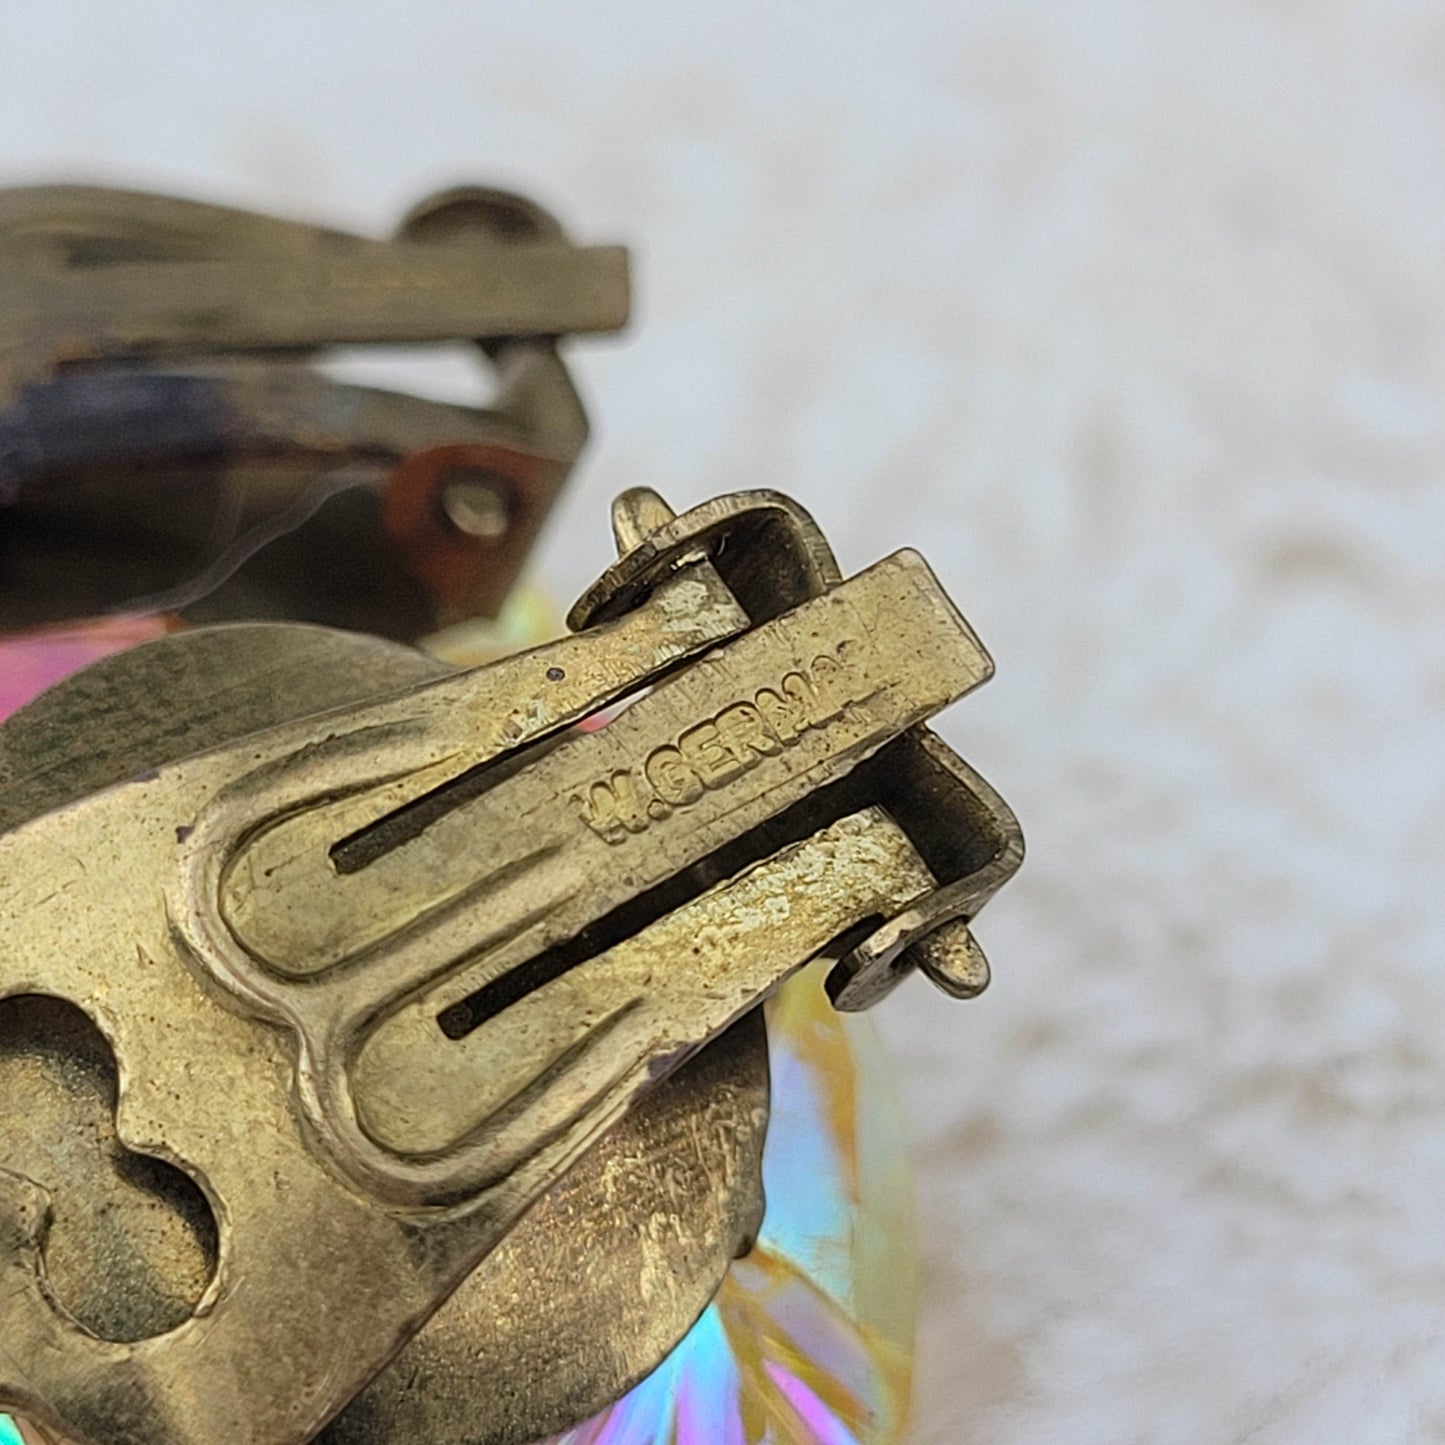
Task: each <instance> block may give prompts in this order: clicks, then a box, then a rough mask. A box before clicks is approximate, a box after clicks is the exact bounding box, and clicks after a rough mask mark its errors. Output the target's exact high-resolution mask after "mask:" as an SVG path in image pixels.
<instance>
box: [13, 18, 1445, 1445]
mask: <svg viewBox="0 0 1445 1445" xmlns="http://www.w3.org/2000/svg"><path fill="white" fill-rule="evenodd" d="M780 11H781V12H782V14H781V16H780V15H779V13H778V12H780ZM0 25H3V28H4V30H5V32H6V33H5V36H4V44H3V45H0V97H3V99H0V120H3V122H4V123H3V125H0V174H3V178H4V179H5V180H7V181H14V180H21V179H42V178H50V177H53V176H55V175H57V174H60V175H68V176H74V177H79V178H89V177H98V178H101V179H107V180H115V179H120V180H130V181H137V182H141V183H148V184H155V185H159V186H163V187H175V188H180V189H190V190H192V191H194V192H196V193H198V194H203V195H207V196H214V197H217V198H221V199H230V200H235V201H239V202H241V203H246V204H258V205H267V206H274V207H280V208H283V209H291V210H293V211H295V212H297V213H300V214H315V213H317V212H320V213H321V214H323V215H324V216H327V217H330V218H333V219H335V220H337V221H338V222H341V223H345V224H354V225H357V226H361V227H372V228H375V229H376V230H377V231H381V230H384V229H385V228H386V227H387V226H388V225H389V224H390V222H391V220H392V218H393V217H394V216H395V215H396V214H397V213H398V212H399V211H400V210H401V209H402V208H403V207H404V205H405V204H406V203H407V202H408V201H410V200H411V199H412V198H414V197H415V196H417V195H419V194H421V193H423V192H424V191H425V190H427V189H428V188H429V187H431V186H433V185H436V184H443V183H448V182H451V181H453V180H456V179H470V178H473V177H481V178H484V179H500V180H502V181H506V182H511V183H514V184H516V185H518V186H519V187H521V188H523V189H527V190H530V191H533V192H535V193H536V194H538V195H540V196H541V197H542V198H543V199H545V200H547V201H548V202H550V203H552V204H553V205H555V206H556V207H557V208H558V209H559V211H561V212H562V214H563V215H564V217H566V218H567V219H569V220H573V221H575V222H576V223H577V224H579V225H580V226H581V227H582V229H584V230H585V231H586V232H587V233H588V234H597V235H608V236H612V235H615V236H619V237H624V238H628V239H633V240H635V241H636V242H637V243H638V265H639V283H640V284H639V292H640V304H639V307H638V311H637V323H636V326H635V328H634V331H633V334H632V336H631V338H630V339H629V340H628V341H627V342H626V343H625V344H620V345H611V346H608V347H605V348H593V349H589V351H588V353H587V355H586V356H585V357H579V358H578V360H579V363H580V366H581V372H582V381H583V384H584V386H585V388H586V391H587V394H588V396H589V398H590V400H591V402H592V405H593V409H594V412H595V413H596V415H597V417H598V420H599V427H598V435H597V439H596V441H595V443H594V445H593V447H592V449H591V451H590V453H589V456H588V459H587V461H586V462H585V463H584V466H583V468H582V470H581V472H580V474H579V476H578V478H577V480H576V481H575V483H574V485H573V488H572V490H571V492H570V494H569V495H568V497H567V499H566V500H565V502H564V504H563V505H562V507H561V509H560V511H559V514H558V515H557V517H556V518H555V519H554V522H553V524H552V526H551V528H550V530H549V533H548V535H547V539H546V542H545V545H544V549H543V554H542V558H541V567H542V569H543V570H544V572H545V573H546V574H547V575H548V576H549V577H550V578H551V579H553V580H554V583H555V586H556V588H557V590H558V592H559V593H570V592H572V591H575V590H576V589H578V588H580V587H581V586H582V585H584V584H585V582H586V581H587V580H589V575H590V573H591V572H592V571H593V570H595V564H596V559H597V551H596V543H597V538H598V535H599V529H600V524H601V522H602V519H603V517H604V516H605V505H606V500H607V499H608V498H609V497H610V496H611V495H612V494H613V493H614V492H616V491H618V490H620V489H621V488H622V487H623V486H627V485H631V484H634V483H638V482H647V483H650V484H653V485H656V486H658V487H660V488H661V489H663V490H664V491H666V492H667V493H668V495H669V497H670V498H671V499H672V500H673V501H674V502H678V503H686V502H692V501H696V500H699V499H701V498H702V497H704V496H706V495H709V494H712V493H714V492H717V491H721V490H726V489H728V488H730V487H734V486H738V485H771V486H781V487H783V488H784V489H786V490H788V491H790V492H792V493H793V494H794V495H796V496H798V497H799V498H800V499H801V500H802V501H804V502H805V504H807V505H809V506H810V507H811V508H812V509H813V510H814V511H815V512H816V513H817V514H818V516H819V519H820V521H821V522H822V523H823V524H824V526H825V528H826V529H827V531H828V532H829V534H830V535H831V536H832V537H833V538H834V540H835V541H836V543H837V544H838V550H839V552H840V555H841V557H842V559H843V562H844V564H845V566H852V567H856V566H859V565H862V564H863V563H865V562H866V561H869V560H871V559H872V558H873V557H875V556H876V555H878V554H879V552H880V551H881V550H883V549H884V548H886V547H889V546H893V545H901V544H904V543H910V542H911V543H919V544H921V545H923V546H924V547H925V549H926V550H927V552H928V555H929V557H930V559H931V560H932V561H933V562H934V563H935V565H936V566H937V567H938V570H939V571H940V573H941V574H942V576H943V577H944V579H945V581H946V583H947V584H948V585H949V587H950V589H951V590H952V591H953V592H954V594H955V595H956V597H957V598H958V600H959V602H960V604H961V605H962V606H963V607H964V608H965V609H966V610H967V612H968V614H969V616H970V618H971V619H972V620H973V621H974V622H975V623H976V624H977V626H978V628H979V631H980V633H981V634H982V635H983V636H984V638H985V639H986V640H987V642H988V643H989V645H990V647H991V649H992V650H993V651H994V653H995V654H996V656H997V658H998V661H999V665H1000V670H999V677H998V680H997V681H996V682H995V683H993V684H992V685H991V686H990V687H989V688H988V689H986V690H985V692H984V693H983V694H981V695H980V696H978V697H977V698H974V699H971V700H970V701H969V702H968V704H967V705H966V706H965V707H963V708H960V709H959V710H958V711H957V713H956V715H955V717H954V720H953V721H952V722H951V723H948V722H946V723H945V725H944V728H943V731H944V732H945V734H946V735H947V736H949V737H950V738H951V739H953V740H954V741H956V742H958V743H960V744H962V745H963V747H964V750H965V751H966V752H967V754H968V756H969V757H970V759H971V760H973V761H974V762H976V763H977V764H978V766H979V767H980V768H981V769H982V770H983V771H984V772H985V773H986V774H987V775H988V776H989V777H990V778H992V779H993V780H994V781H996V782H997V783H998V784H999V786H1000V788H1001V789H1002V790H1003V791H1004V792H1005V793H1006V794H1007V796H1008V797H1009V798H1010V800H1011V802H1013V803H1014V804H1015V805H1016V807H1017V809H1018V811H1019V814H1020V816H1021V817H1022V819H1023V821H1024V824H1025V827H1026V829H1027V831H1028V834H1029V839H1030V844H1031V857H1030V861H1029V863H1028V865H1027V866H1026V867H1025V869H1024V871H1023V873H1022V874H1021V875H1020V878H1019V880H1018V882H1017V883H1016V884H1015V885H1014V886H1013V887H1012V888H1011V889H1010V890H1008V891H1007V892H1006V893H1005V895H1004V896H1003V897H1002V898H1001V899H1000V900H999V901H998V902H997V903H996V904H995V905H994V907H993V908H992V909H990V911H989V914H988V915H987V917H986V920H985V924H986V926H983V927H982V928H981V936H982V939H983V942H984V944H985V946H986V947H987V949H988V951H989V953H990V955H991V957H992V959H993V961H994V964H995V980H996V981H995V984H994V988H993V990H992V991H991V992H990V993H989V994H988V995H987V996H986V997H985V999H984V1000H981V1001H980V1002H979V1003H977V1004H975V1005H973V1006H971V1007H970V1008H968V1009H966V1010H955V1009H948V1010H944V1009H938V1008H936V1006H935V1005H934V1003H933V1000H932V999H931V998H930V997H929V996H928V992H927V990H926V989H925V988H924V987H923V986H922V985H921V984H920V985H918V986H917V987H915V988H912V989H909V990H906V991H905V992H904V994H903V995H902V996H900V997H899V998H898V999H897V1000H895V1001H894V1003H893V1004H892V1006H891V1007H890V1008H889V1009H887V1010H884V1011H883V1012H882V1013H881V1014H880V1016H879V1017H880V1022H881V1024H882V1027H883V1028H884V1030H885V1031H886V1033H887V1034H888V1036H889V1037H890V1039H891V1040H892V1042H893V1043H894V1044H895V1046H896V1049H895V1053H896V1057H897V1058H898V1060H899V1067H900V1070H901V1072H902V1076H903V1080H904V1084H905V1086H906V1090H907V1094H908V1096H909V1099H910V1101H911V1104H912V1110H913V1118H914V1121H915V1128H916V1130H917V1134H918V1147H919V1160H920V1169H921V1174H922V1183H923V1211H922V1229H923V1236H924V1248H925V1251H926V1256H927V1258H926V1265H927V1267H926V1269H925V1271H924V1277H925V1280H926V1281H927V1282H928V1283H927V1292H926V1296H925V1300H924V1320H923V1345H922V1356H921V1381H920V1396H919V1406H918V1418H917V1423H916V1428H915V1432H914V1435H915V1440H916V1441H917V1442H918V1445H959V1442H969V1445H972V1442H985V1445H1025V1442H1034V1441H1041V1440H1050V1441H1052V1440H1068V1441H1070V1442H1071V1445H1077V1442H1092V1441H1099V1442H1115V1441H1119V1440H1140V1441H1142V1440H1147V1441H1150V1442H1169V1441H1180V1442H1191V1445H1192V1442H1197V1441H1201V1440H1208V1441H1232V1440H1243V1439H1246V1438H1248V1439H1249V1440H1251V1441H1253V1442H1263V1445H1275V1442H1294V1441H1298V1440H1304V1439H1308V1440H1318V1441H1341V1442H1344V1441H1348V1442H1351V1445H1369V1442H1380V1445H1386V1442H1390V1445H1393V1442H1398V1441H1400V1440H1405V1439H1410V1438H1432V1437H1433V1436H1436V1435H1438V1434H1440V1433H1441V1432H1442V1431H1445V1364H1442V1363H1441V1356H1440V1350H1439V1338H1440V1333H1441V1330H1442V1328H1445V1290H1442V1288H1441V1285H1440V1280H1441V1277H1442V1262H1445V1261H1442V1254H1445V1249H1442V1245H1441V1236H1440V1231H1439V1228H1438V1200H1439V1198H1440V1194H1441V1190H1442V1186H1445V1143H1442V1141H1445V1065H1442V1060H1441V1046H1440V1039H1441V1038H1442V1037H1445V980H1442V976H1441V973H1440V970H1439V960H1440V957H1441V955H1442V952H1445V926H1442V924H1441V923H1440V921H1439V917H1438V913H1437V912H1436V910H1434V908H1433V907H1432V903H1433V899H1434V897H1435V896H1438V889H1437V888H1436V887H1433V886H1432V885H1435V884H1436V883H1437V879H1438V866H1439V861H1440V858H1441V854H1442V849H1445V833H1442V828H1441V823H1440V818H1441V816H1442V809H1441V803H1442V801H1445V749H1442V745H1441V740H1440V727H1439V715H1440V710H1441V698H1442V688H1445V642H1442V634H1441V631H1440V628H1439V625H1438V619H1439V617H1440V615H1441V607H1442V602H1445V576H1442V564H1441V560H1440V555H1441V554H1440V548H1439V537H1440V535H1441V527H1442V524H1445V489H1442V486H1441V473H1442V467H1445V430H1442V421H1441V418H1442V416H1445V408H1442V405H1441V403H1442V400H1445V397H1442V389H1445V269H1442V268H1441V266H1440V264H1439V260H1440V254H1441V250H1440V248H1441V241H1442V234H1441V230H1442V220H1441V218H1442V217H1445V164H1442V162H1445V155H1442V149H1445V126H1442V125H1441V123H1440V121H1441V110H1442V103H1445V16H1442V13H1441V11H1440V8H1439V7H1438V6H1437V5H1434V4H1432V3H1429V0H1385V3H1380V0H1374V3H1366V0H1317V3H1315V4H1313V5H1309V6H1305V5H1299V4H1296V3H1291V0H1254V3H1240V4H1235V5H1227V6H1207V5H1199V4H1197V3H1193V0H1159V3H1156V4H1153V5H1150V6H1143V7H1141V6H1139V5H1137V4H1133V3H1127V0H1103V3H1100V4H1096V5H1091V6H1080V5H1078V4H1076V3H1071V0H1036V3H1031V4H1025V5H1010V6H1003V5H999V4H995V3H981V0H964V3H955V4H947V5H945V4H938V3H929V0H900V3H898V4H895V5H892V6H889V7H880V6H873V5H869V6H864V5H862V4H856V3H847V4H842V5H839V4H833V5H824V4H822V3H820V0H798V3H794V4H790V5H788V6H786V7H780V6H776V5H771V4H766V3H763V0H744V3H739V4H735V5H732V6H724V7H714V8H713V9H712V10H710V11H706V12H704V11H700V10H699V9H698V8H697V7H678V6H674V5H670V4H667V3H666V0H643V3H638V4H635V5H632V6H629V7H627V8H626V11H625V15H619V14H618V13H617V10H616V8H614V7H603V6H598V7H590V6H583V5H578V4H559V3H554V4H547V5H542V6H534V7H528V8H527V9H526V10H525V11H511V10H509V11H507V12H504V11H503V10H502V8H501V7H499V6H495V5H492V4H488V3H478V0H453V3H439V0H429V3H424V4H416V3H413V4H410V5H402V4H400V3H395V4H392V3H360V0H350V3H346V4H343V3H341V0H312V3H309V4H306V5H296V4H291V3H285V0H252V3H249V4H246V5H236V6H227V7H219V6H196V5H194V4H190V3H186V0H131V3H129V4H127V5H126V6H123V7H122V6H109V7H101V6H93V5H89V4H86V3H83V0H45V3H41V0H23V3H22V0H12V3H11V4H9V5H8V6H7V7H6V10H5V15H4V19H3V21H0ZM427 375H428V378H429V379H431V380H433V381H435V383H436V385H437V386H438V388H439V389H440V390H442V391H446V390H447V388H448V387H451V388H452V389H453V390H454V391H455V390H457V389H458V388H460V386H461V385H462V381H461V379H460V378H458V377H455V376H452V375H451V374H450V373H447V372H446V371H445V369H443V372H442V373H441V374H440V376H437V375H436V374H435V373H432V372H428V373H427Z"/></svg>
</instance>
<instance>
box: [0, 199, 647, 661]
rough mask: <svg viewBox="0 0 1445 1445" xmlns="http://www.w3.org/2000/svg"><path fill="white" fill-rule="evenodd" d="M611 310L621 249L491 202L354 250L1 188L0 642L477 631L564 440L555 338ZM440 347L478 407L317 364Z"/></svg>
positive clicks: (577, 434)
mask: <svg viewBox="0 0 1445 1445" xmlns="http://www.w3.org/2000/svg"><path fill="white" fill-rule="evenodd" d="M627 309H628V281H627V258H626V253H625V252H624V251H623V250H622V249H621V248H619V247H593V248H579V247H575V246H571V245H569V244H568V243H567V242H566V240H565V238H564V237H563V236H562V233H561V231H560V229H559V228H558V226H557V223H556V222H555V221H554V220H553V219H552V218H551V217H550V216H548V215H547V214H546V213H545V212H543V211H541V210H540V209H539V208H537V207H536V206H534V205H532V204H531V203H530V202H527V201H524V200H521V199H520V198H518V197H516V196H511V195H507V194H505V193H502V192H496V191H486V190H463V191H452V192H445V193H443V194H441V195H439V196H436V197H434V198H432V199H431V200H429V201H427V202H424V203H423V204H422V205H421V206H419V207H417V208H416V209H415V210H414V211H413V212H412V214H411V215H410V216H409V217H407V219H406V221H405V222H404V223H403V225H402V227H401V229H400V232H399V234H398V236H397V238H396V239H395V240H393V241H386V242H379V241H371V240H365V239H363V238H361V237H357V236H350V235H345V234H343V233H341V232H337V231H331V230H324V229H321V228H318V227H315V226H308V225H302V224H298V223H296V222H291V221H281V220H276V219H273V218H271V217H266V216H257V215H252V214H249V213H247V212H243V211H233V210H227V209H224V208H222V207H218V206H209V205H201V204H197V203H195V202H190V201H181V200H175V199H172V198H169V197H163V196H149V195H138V194H132V193H128V192H124V191H110V190H92V189H86V188H82V187H46V188H35V189H26V190H14V191H0V520H3V526H0V627H4V628H14V627H25V626H33V625H36V624H39V623H44V622H50V621H54V620H57V619H59V618H63V617H74V616H81V617H83V616H93V615H96V614H99V613H101V612H106V611H113V610H126V609H131V610H166V611H176V612H185V614H186V615H187V616H188V617H189V618H190V620H192V621H197V622H206V621H218V620H230V619H233V618H247V619H254V618H274V619H278V620H279V619H292V620H303V621H313V622H321V623H326V624H328V625H333V626H346V627H353V628H359V629H363V630H366V631H368V632H374V633H379V634H382V635H385V636H389V637H398V638H407V639H412V638H415V637H417V636H420V635H421V634H423V633H426V632H430V631H432V630H433V629H435V628H437V627H440V626H444V625H446V624H448V623H450V622H453V621H455V620H457V619H459V618H464V617H471V616H475V615H477V614H489V613H492V612H495V610H496V609H497V608H498V607H499V606H500V605H501V602H502V600H503V598H504V597H505V596H506V595H507V592H508V590H509V589H510V588H511V586H512V583H513V582H514V581H515V579H516V575H517V572H518V570H519V568H520V566H521V564H522V562H523V560H524V558H525V557H526V555H527V552H528V550H529V548H530V546H531V544H532V541H533V539H534V538H535V536H536V533H537V530H538V528H539V527H540V526H541V524H542V522H543V520H544V519H545V517H546V515H547V512H548V510H549V509H550V507H551V505H552V502H553V501H554V499H555V497H556V495H557V492H558V490H559V489H560V487H561V486H562V484H563V482H564V481H565V480H566V477H567V475H568V473H569V471H570V469H571V467H572V464H573V462H574V461H575V460H576V457H577V454H578V452H579V450H580V448H581V446H582V443H583V441H584V440H585V438H586V434H587V424H586V418H585V416H584V414H583V412H582V408H581V404H580V402H579V401H578V398H577V394H576V392H575V391H574V389H573V387H572V383H571V380H570V378H569V376H568V373H567V370H566V368H565V366H564V365H563V363H562V361H561V359H560V357H559V355H558V351H557V345H556V343H557V340H558V338H559V337H563V336H565V335H566V334H568V333H573V332H585V331H611V330H615V329H617V328H618V327H620V326H621V325H622V324H623V322H624V321H625V320H626V316H627ZM439 341H467V342H475V343H477V344H478V346H479V347H480V349H481V353H482V354H483V355H484V356H485V357H486V358H487V360H488V361H489V363H490V365H491V367H492V369H493V370H494V371H495V374H496V378H497V391H496V395H495V396H494V397H493V398H492V399H491V400H490V401H489V403H488V404H487V405H485V406H478V407H474V408H473V407H464V406H455V405H449V404H445V403H442V402H437V401H430V400H426V399H423V398H420V397H415V396H407V395H401V394H398V393H395V392H390V391H383V390H378V389H375V388H370V387H363V386H354V385H346V384H342V383H340V382H337V381H334V380H332V379H330V378H329V377H328V376H327V375H326V373H325V370H324V367H322V366H321V365H320V363H323V362H324V361H325V350H324V349H325V348H327V347H333V346H337V345H341V344H350V345H359V344H377V343H388V344H397V343H419V342H439ZM479 488H486V489H488V490H489V493H490V496H491V498H492V503H491V505H490V506H489V507H488V508H487V509H486V510H485V515H483V514H482V513H480V512H479V511H478V508H477V504H476V501H477V497H478V495H479ZM469 493H470V494H471V497H472V505H471V507H470V509H468V508H467V507H466V505H465V503H466V500H467V497H468V494H469ZM479 521H480V525H479Z"/></svg>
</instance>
